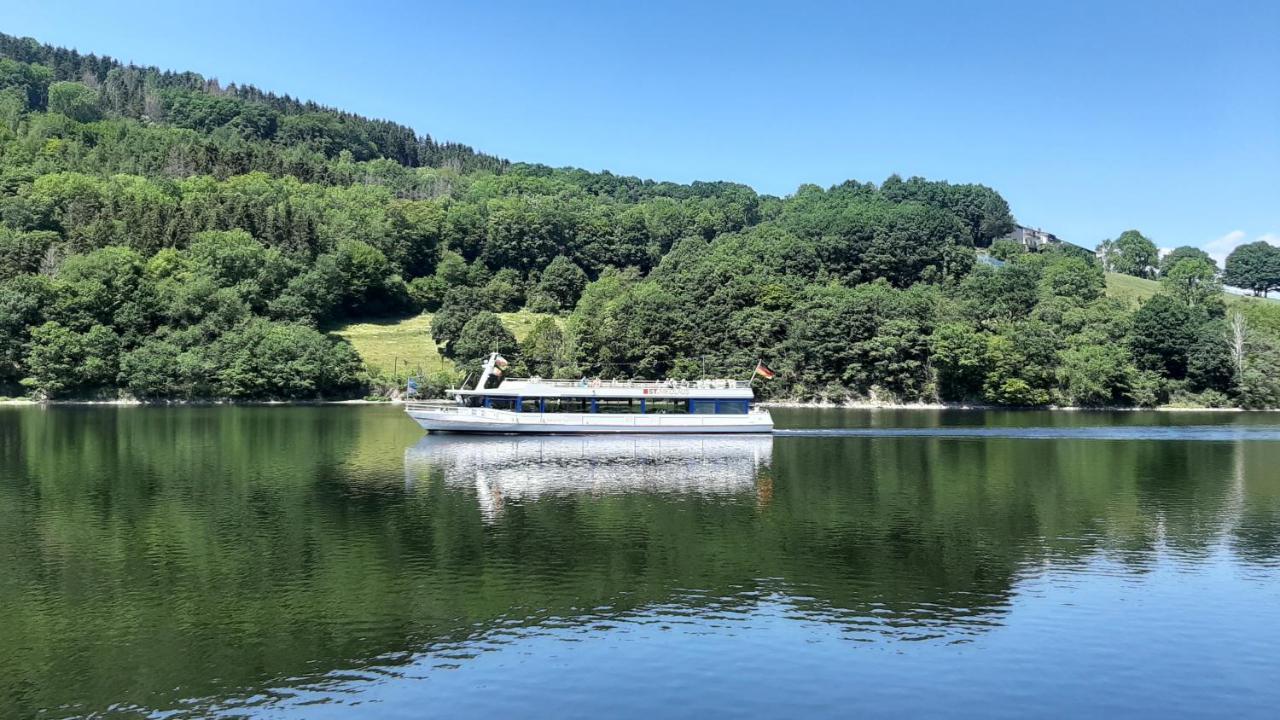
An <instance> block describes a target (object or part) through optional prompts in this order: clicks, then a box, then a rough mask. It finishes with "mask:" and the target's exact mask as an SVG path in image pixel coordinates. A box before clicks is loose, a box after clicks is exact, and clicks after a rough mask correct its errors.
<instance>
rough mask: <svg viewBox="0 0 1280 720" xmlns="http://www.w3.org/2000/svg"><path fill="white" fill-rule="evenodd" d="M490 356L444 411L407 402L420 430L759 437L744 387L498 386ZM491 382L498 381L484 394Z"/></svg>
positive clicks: (723, 383) (758, 411)
mask: <svg viewBox="0 0 1280 720" xmlns="http://www.w3.org/2000/svg"><path fill="white" fill-rule="evenodd" d="M504 364H505V361H504V360H503V359H502V358H501V356H499V355H498V354H497V353H493V354H492V355H490V356H489V358H488V360H486V361H485V365H484V370H483V372H481V374H480V378H479V380H477V381H476V384H475V387H474V388H472V389H470V390H467V389H458V390H450V391H449V394H450V395H452V396H453V398H454V402H453V403H452V404H443V403H429V402H410V403H406V405H405V412H407V413H408V414H409V417H411V418H413V419H414V420H415V421H416V422H417V423H418V424H419V425H421V426H422V427H423V428H425V429H426V430H428V431H445V432H474V433H522V434H524V433H540V434H575V433H628V434H629V433H699V434H705V433H767V432H771V431H772V430H773V418H772V417H770V416H769V411H768V410H764V409H763V408H758V407H755V406H754V396H755V393H754V392H753V391H752V388H751V383H750V382H748V381H745V380H666V381H657V382H655V381H636V380H599V379H596V380H587V379H585V378H584V379H581V380H544V379H542V378H536V377H533V378H526V379H516V378H512V379H503V378H502V370H501V366H502V365H504ZM491 378H497V379H498V380H499V381H500V382H499V383H498V385H496V386H495V387H487V386H488V385H489V381H490V379H491Z"/></svg>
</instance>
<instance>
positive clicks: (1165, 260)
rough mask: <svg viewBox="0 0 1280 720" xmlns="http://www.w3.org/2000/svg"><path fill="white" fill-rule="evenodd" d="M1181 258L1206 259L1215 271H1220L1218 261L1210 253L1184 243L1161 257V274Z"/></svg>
mask: <svg viewBox="0 0 1280 720" xmlns="http://www.w3.org/2000/svg"><path fill="white" fill-rule="evenodd" d="M1181 260H1204V261H1205V262H1208V263H1209V264H1210V265H1212V266H1213V270H1214V272H1217V271H1218V262H1217V261H1216V260H1214V259H1213V258H1212V257H1210V256H1209V253H1207V252H1205V251H1204V250H1201V249H1200V248H1198V247H1192V246H1190V245H1183V246H1181V247H1176V248H1174V249H1173V250H1170V251H1169V253H1168V254H1167V255H1165V256H1164V257H1162V258H1160V274H1161V275H1164V274H1165V273H1167V272H1168V271H1169V268H1172V267H1173V266H1174V265H1176V264H1177V263H1178V262H1179V261H1181Z"/></svg>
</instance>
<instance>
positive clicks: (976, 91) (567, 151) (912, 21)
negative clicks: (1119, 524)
mask: <svg viewBox="0 0 1280 720" xmlns="http://www.w3.org/2000/svg"><path fill="white" fill-rule="evenodd" d="M8 4H9V7H8V8H6V10H5V12H4V15H3V19H0V30H3V31H4V32H8V33H11V34H18V35H30V36H33V37H36V38H37V39H39V40H41V41H44V42H49V43H53V44H58V45H65V46H71V47H74V48H76V49H78V50H81V51H91V52H97V53H100V54H109V55H112V56H115V57H117V58H119V59H122V60H127V61H133V62H138V63H142V64H148V65H158V66H161V67H166V68H173V69H181V70H195V71H197V72H200V73H203V74H205V75H206V76H214V77H217V78H219V79H220V80H223V81H224V82H228V81H236V82H241V83H246V82H247V83H252V84H255V85H258V86H259V87H262V88H264V89H268V90H274V91H277V92H287V93H289V94H292V95H294V96H298V97H302V98H309V99H314V100H317V101H319V102H322V103H325V104H328V105H333V106H336V107H340V108H343V109H348V110H353V111H356V112H359V113H363V114H366V115H373V116H380V117H386V118H389V119H392V120H396V121H400V122H403V123H406V124H408V125H411V126H413V127H414V128H416V129H417V130H419V131H420V132H424V133H430V134H431V135H433V136H435V137H437V138H440V139H447V140H457V141H460V142H465V143H468V144H470V145H472V146H474V147H476V148H478V149H481V150H484V151H486V152H491V153H495V154H498V155H502V156H504V157H507V158H511V159H514V160H525V161H531V162H541V163H547V164H550V165H557V166H560V165H573V166H579V167H584V168H588V169H592V170H600V169H608V170H612V171H614V172H617V173H621V174H627V175H639V176H642V177H652V178H657V179H667V180H677V181H690V180H695V179H704V180H715V179H724V180H735V181H739V182H744V183H747V184H749V185H751V186H753V187H755V188H756V189H757V190H759V191H761V192H767V193H773V194H778V195H785V194H789V193H791V192H793V191H794V190H795V188H796V187H797V186H798V185H800V184H801V183H805V182H813V183H817V184H820V185H824V186H825V185H831V184H834V183H837V182H840V181H843V180H845V179H847V178H857V179H860V180H874V181H877V182H879V181H881V180H883V179H884V178H885V177H887V176H888V175H889V174H890V173H895V172H896V173H900V174H902V175H904V176H908V175H923V176H926V177H929V178H936V179H946V180H951V181H956V182H968V181H974V182H982V183H986V184H988V185H991V186H993V187H995V188H996V189H997V190H999V191H1000V192H1001V193H1002V194H1003V195H1004V196H1005V197H1006V198H1007V199H1008V200H1009V203H1010V205H1011V206H1012V208H1013V211H1014V214H1015V215H1016V217H1017V218H1018V220H1019V221H1021V222H1023V223H1024V224H1029V225H1035V226H1040V227H1044V228H1045V229H1049V230H1052V231H1054V232H1057V233H1058V234H1059V235H1061V236H1063V237H1064V238H1066V239H1068V240H1071V241H1074V242H1077V243H1079V244H1082V245H1087V246H1090V247H1092V246H1093V245H1094V244H1096V243H1097V242H1098V241H1100V240H1102V239H1103V238H1105V237H1114V236H1115V235H1116V234H1118V233H1119V232H1121V231H1123V230H1125V229H1126V228H1130V227H1136V228H1138V229H1140V230H1142V231H1143V232H1145V233H1147V234H1148V235H1149V236H1151V237H1152V238H1153V239H1155V240H1156V242H1157V244H1158V245H1161V246H1163V247H1172V246H1175V245H1181V244H1194V245H1207V244H1209V243H1213V242H1215V241H1217V243H1218V244H1217V245H1216V246H1214V247H1216V248H1217V249H1219V250H1221V249H1222V248H1224V247H1226V246H1228V245H1230V244H1232V243H1235V242H1240V241H1248V240H1253V239H1256V238H1258V237H1267V238H1268V239H1270V240H1271V241H1272V242H1276V243H1277V244H1280V184H1278V182H1277V180H1278V179H1280V178H1278V175H1280V3H1276V2H1266V1H1262V0H1260V1H1258V2H1250V3H1238V2H1201V3H1188V2H1178V1H1177V0H1168V1H1166V2H1158V3H1157V2H1145V3H1126V2H1098V3H1094V2H1058V3H1052V4H1050V3H1035V2H1000V3H994V2H993V3H986V4H980V3H976V2H973V3H965V2H936V3H935V2H913V3H890V2H883V1H880V2H874V3H853V2H848V3H830V4H825V3H823V4H819V3H815V4H809V3H797V2H790V3H786V2H773V3H760V4H753V3H748V2H733V3H723V4H711V3H698V4H697V5H698V7H696V8H694V7H691V6H692V5H694V3H684V2H672V3H668V2H666V1H665V0H647V1H646V2H636V3H621V2H608V1H607V0H606V1H605V2H599V1H597V2H583V3H559V4H556V3H530V2H506V1H505V0H489V1H487V2H484V3H468V2H456V1H455V2H449V3H432V2H377V1H375V0H366V1H365V2H359V3H334V4H333V5H332V6H326V5H325V4H324V3H320V2H310V3H302V2H296V3H275V2H267V1H265V0H258V1H256V2H240V1H239V0H224V1H222V2H218V3H199V4H197V3H190V4H188V5H189V6H184V5H183V4H179V3H164V4H160V3H142V2H133V1H117V2H112V3H104V2H101V0H94V1H93V2H78V1H72V2H40V3H37V2H28V3H8ZM153 7H154V8H161V7H162V8H164V9H163V10H159V9H153Z"/></svg>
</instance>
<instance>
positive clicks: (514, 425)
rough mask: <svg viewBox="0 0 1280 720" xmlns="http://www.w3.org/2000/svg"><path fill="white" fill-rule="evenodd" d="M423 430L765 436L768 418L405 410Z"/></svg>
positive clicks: (766, 415)
mask: <svg viewBox="0 0 1280 720" xmlns="http://www.w3.org/2000/svg"><path fill="white" fill-rule="evenodd" d="M406 412H407V413H408V415H409V417H411V418H413V420H414V422H416V423H418V425H420V426H422V428H423V429H424V430H426V431H428V432H459V433H490V434H521V435H525V434H529V435H607V434H626V435H635V434H666V435H672V434H676V435H680V434H709V433H716V434H719V433H769V432H773V418H771V417H770V416H769V413H768V412H753V413H748V414H746V415H675V414H673V415H657V414H651V415H641V414H630V413H628V414H621V413H619V414H604V413H599V414H571V413H556V414H547V415H542V414H536V413H514V412H503V411H495V410H485V411H476V412H459V411H458V410H456V409H452V408H449V409H443V408H442V409H438V410H434V409H416V408H410V409H408V410H407V411H406Z"/></svg>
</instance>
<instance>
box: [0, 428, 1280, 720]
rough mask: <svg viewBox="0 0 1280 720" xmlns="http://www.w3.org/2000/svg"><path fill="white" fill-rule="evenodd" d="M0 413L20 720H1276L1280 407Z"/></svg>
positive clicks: (6, 622) (0, 533)
mask: <svg viewBox="0 0 1280 720" xmlns="http://www.w3.org/2000/svg"><path fill="white" fill-rule="evenodd" d="M775 417H776V419H777V420H778V421H779V425H780V426H782V427H785V428H788V429H792V430H797V432H785V433H782V434H780V435H779V436H778V437H773V438H770V437H763V438H758V437H757V438H748V437H740V438H683V439H681V438H666V439H659V438H598V439H590V438H545V439H531V438H524V439H520V438H506V437H498V438H458V437H453V438H450V437H436V436H433V437H430V438H423V437H422V435H421V433H420V431H419V430H418V428H417V427H416V426H415V425H414V424H413V423H411V422H410V421H409V420H407V419H406V418H405V417H404V416H403V414H402V413H400V412H399V411H398V410H397V409H396V408H386V407H278V408H269V407H262V408H225V407H224V408H217V407H207V408H206V407H201V408H61V407H60V408H53V409H48V410H41V409H36V408H0V717H4V718H8V717H67V716H86V715H87V716H115V715H119V716H128V717H135V716H154V717H162V718H168V717H207V716H215V717H219V716H220V717H239V716H247V717H284V718H292V717H298V718H302V717H306V718H312V717H319V718H324V717H339V716H349V715H362V716H370V717H423V716H433V717H467V716H494V715H502V716H515V717H552V716H554V717H583V718H586V717H598V716H602V715H605V716H618V717H646V718H647V717H655V716H675V717H691V718H692V717H706V716H734V717H737V716H741V717H768V716H794V715H796V714H799V713H804V714H808V715H816V716H833V717H834V716H839V717H847V716H854V715H860V716H872V717H900V716H902V715H904V714H906V713H912V714H930V715H948V716H969V717H983V718H985V717H993V716H995V717H1025V716H1028V715H1035V716H1045V717H1085V716H1095V715H1099V714H1106V715H1108V716H1125V717H1154V716H1167V717H1211V716H1217V717H1275V712H1276V708H1277V706H1280V680H1277V677H1278V676H1280V415H1275V414H1270V415H1268V414H1192V413H1177V414H1154V413H1121V414H1103V413H1059V414H1050V413H1030V412H1023V413H978V412H954V413H952V412H947V413H930V412H910V413H907V412H903V413H896V412H854V411H835V410H825V411H801V410H791V411H778V412H777V413H775Z"/></svg>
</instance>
